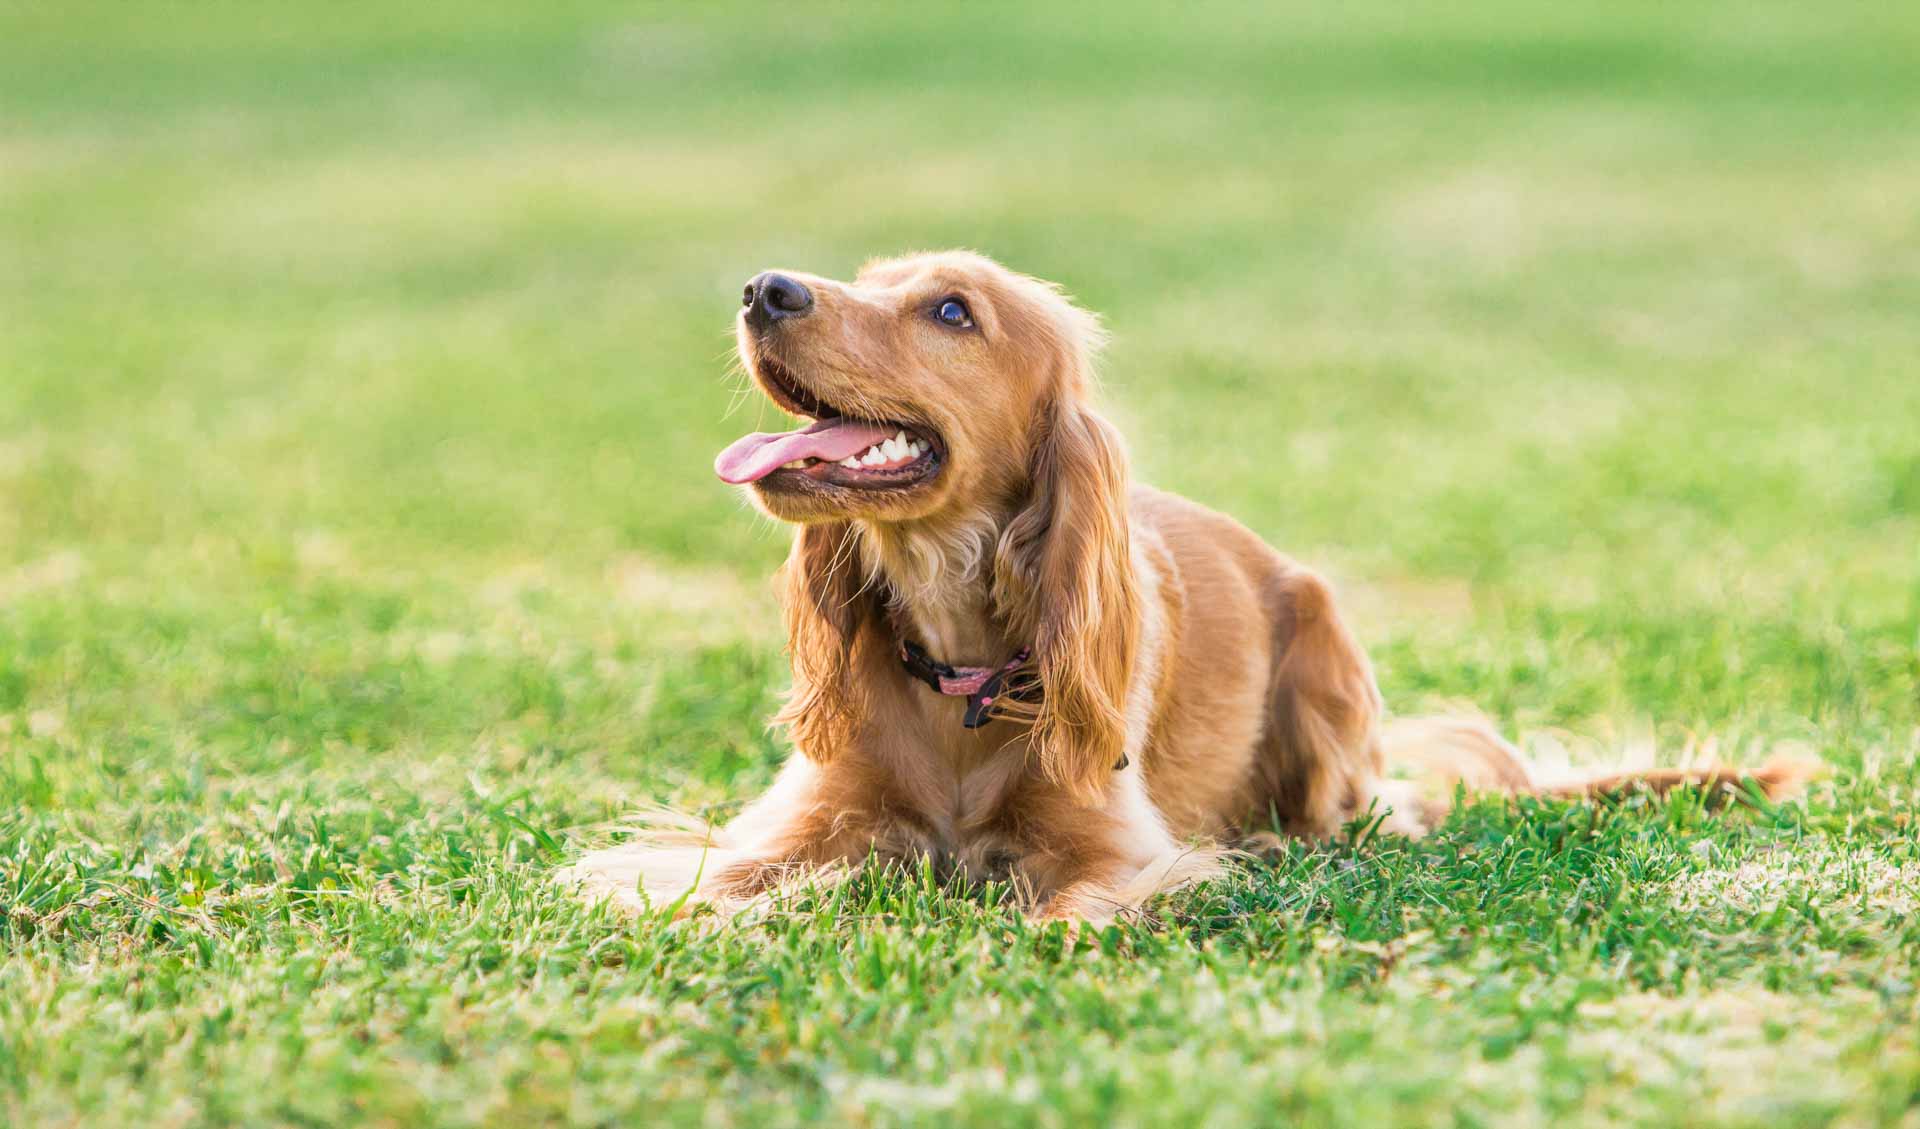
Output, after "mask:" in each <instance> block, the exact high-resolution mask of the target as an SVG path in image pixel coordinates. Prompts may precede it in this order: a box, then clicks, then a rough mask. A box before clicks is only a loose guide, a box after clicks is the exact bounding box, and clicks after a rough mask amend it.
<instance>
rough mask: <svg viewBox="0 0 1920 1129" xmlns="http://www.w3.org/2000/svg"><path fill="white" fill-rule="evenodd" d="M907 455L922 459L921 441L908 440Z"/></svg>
mask: <svg viewBox="0 0 1920 1129" xmlns="http://www.w3.org/2000/svg"><path fill="white" fill-rule="evenodd" d="M907 454H909V455H911V456H913V457H914V458H916V459H917V458H919V457H920V441H919V440H918V439H909V440H907Z"/></svg>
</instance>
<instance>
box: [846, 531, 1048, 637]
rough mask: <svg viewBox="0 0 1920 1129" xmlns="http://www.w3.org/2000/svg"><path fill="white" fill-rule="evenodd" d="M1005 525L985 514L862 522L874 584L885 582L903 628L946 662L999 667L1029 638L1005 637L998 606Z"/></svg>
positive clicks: (865, 560) (864, 554) (863, 543)
mask: <svg viewBox="0 0 1920 1129" xmlns="http://www.w3.org/2000/svg"><path fill="white" fill-rule="evenodd" d="M999 527H1000V522H999V521H998V520H995V519H994V518H992V517H988V516H986V515H981V516H979V517H976V518H972V519H968V520H962V521H958V522H945V523H933V522H926V521H919V522H898V523H879V522H863V523H861V526H860V552H861V556H862V560H863V563H864V564H865V565H866V569H867V575H868V578H869V582H870V583H872V584H873V585H874V586H875V587H876V588H879V587H882V586H884V589H885V591H886V592H887V593H888V600H889V603H890V605H891V608H892V610H893V612H894V613H895V615H896V616H898V617H899V618H900V619H901V620H902V621H903V626H904V627H905V628H907V629H910V630H911V631H912V632H913V634H914V637H915V638H916V640H917V641H918V642H919V644H920V645H921V646H922V647H925V648H926V650H927V653H928V654H930V655H932V656H933V657H934V658H936V659H939V660H940V661H942V662H946V663H950V664H953V665H955V666H990V665H997V664H999V663H1001V662H1004V661H1006V658H1007V655H1008V654H1010V653H1011V652H1012V651H1014V650H1015V649H1017V648H1019V647H1020V646H1022V645H1024V643H1025V642H1026V641H1024V640H1015V639H1009V638H1007V636H1006V632H1005V630H1004V625H1003V623H1002V620H1001V617H1000V616H999V615H998V614H996V611H995V608H994V601H993V549H994V543H995V540H996V538H997V535H998V533H999Z"/></svg>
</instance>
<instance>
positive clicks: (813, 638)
mask: <svg viewBox="0 0 1920 1129" xmlns="http://www.w3.org/2000/svg"><path fill="white" fill-rule="evenodd" d="M854 537H855V533H854V531H853V528H852V527H851V526H850V525H848V524H847V523H845V522H833V523H829V524H824V525H803V526H801V527H800V528H799V529H798V530H797V531H796V532H795V533H794V537H793V551H792V552H790V553H789V554H788V555H787V563H786V565H785V566H784V567H783V568H782V569H781V570H780V586H781V602H782V603H783V604H784V606H785V612H786V621H787V655H788V658H789V659H790V660H791V661H792V664H793V690H792V691H791V692H790V693H789V694H788V695H787V701H786V704H785V705H784V706H783V707H782V708H781V710H780V713H779V714H778V715H777V716H776V717H775V718H774V721H775V722H776V723H779V724H784V725H786V726H787V727H788V732H790V733H791V734H792V736H793V743H794V746H795V747H796V748H798V749H799V750H800V751H801V752H802V753H805V754H806V755H807V756H808V757H810V758H812V759H813V760H814V761H816V762H818V763H822V764H824V763H826V762H827V761H829V760H831V759H833V757H834V756H836V755H838V754H839V752H840V750H841V749H843V748H845V747H846V746H847V744H848V743H849V742H850V741H851V740H852V739H853V735H854V730H855V726H856V723H857V720H858V719H859V718H861V717H863V716H865V714H866V707H867V702H866V690H865V688H864V687H863V686H861V685H860V682H859V680H858V679H857V678H855V677H854V670H855V665H856V663H857V662H858V660H859V651H860V648H861V647H862V646H863V645H865V642H864V641H865V640H866V639H867V638H868V637H869V636H871V635H872V632H871V631H870V630H869V628H870V627H871V625H872V624H873V622H874V617H875V615H876V607H875V599H874V597H873V595H872V594H871V593H870V592H867V591H866V585H865V584H864V583H863V581H862V578H861V575H860V553H859V549H858V546H856V545H855V544H854Z"/></svg>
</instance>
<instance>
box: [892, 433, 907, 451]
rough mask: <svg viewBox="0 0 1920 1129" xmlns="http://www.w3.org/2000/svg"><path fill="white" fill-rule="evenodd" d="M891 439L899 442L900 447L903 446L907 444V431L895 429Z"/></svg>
mask: <svg viewBox="0 0 1920 1129" xmlns="http://www.w3.org/2000/svg"><path fill="white" fill-rule="evenodd" d="M893 441H894V442H895V443H898V444H900V445H901V446H902V447H904V446H906V445H907V433H906V432H905V431H896V432H894V433H893Z"/></svg>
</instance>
